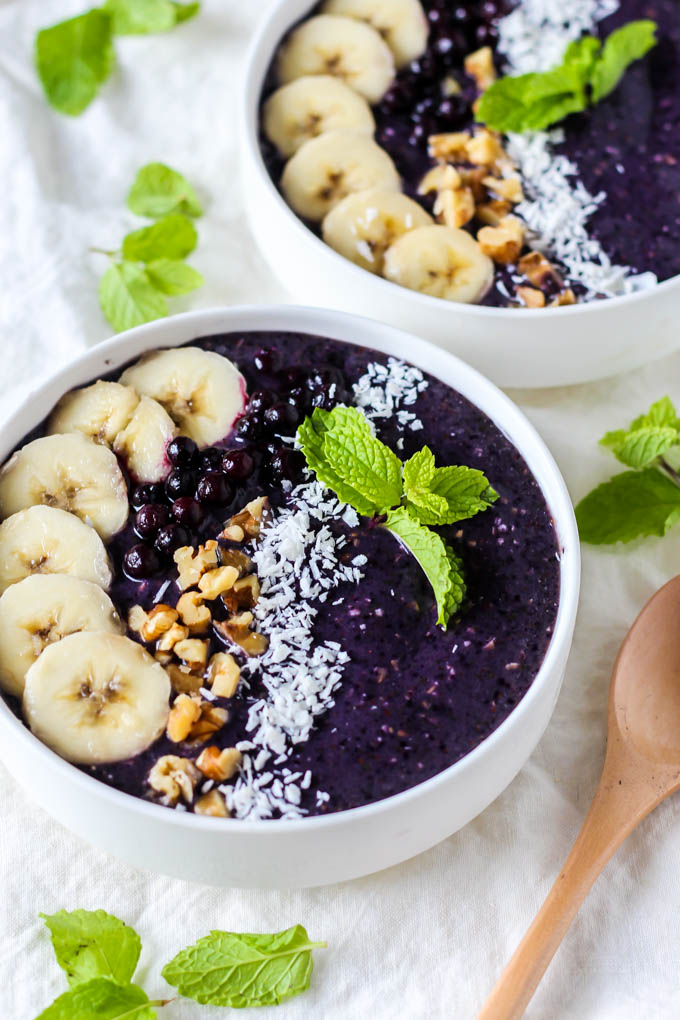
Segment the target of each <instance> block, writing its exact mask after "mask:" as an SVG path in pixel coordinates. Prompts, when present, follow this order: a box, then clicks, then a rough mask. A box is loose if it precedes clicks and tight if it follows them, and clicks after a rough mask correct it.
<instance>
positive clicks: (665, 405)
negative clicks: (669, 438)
mask: <svg viewBox="0 0 680 1020" xmlns="http://www.w3.org/2000/svg"><path fill="white" fill-rule="evenodd" d="M647 425H660V426H667V425H668V426H670V427H671V428H674V429H677V430H680V419H679V418H678V413H677V411H676V410H675V407H674V405H673V401H672V400H671V398H670V397H661V399H660V400H656V401H655V402H654V403H653V404H652V406H651V407H650V409H649V410H648V411H647V412H646V413H645V414H641V415H639V417H637V418H636V419H635V421H634V422H633V423H632V425H631V426H630V427H631V429H641V428H644V427H645V426H647Z"/></svg>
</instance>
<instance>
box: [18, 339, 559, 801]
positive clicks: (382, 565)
mask: <svg viewBox="0 0 680 1020" xmlns="http://www.w3.org/2000/svg"><path fill="white" fill-rule="evenodd" d="M194 346H200V347H203V348H205V349H206V350H211V351H216V352H218V353H220V354H223V355H225V356H227V357H229V358H231V359H232V360H233V361H234V362H235V363H236V364H237V365H238V367H239V369H240V371H241V372H242V373H243V375H244V376H245V379H246V382H247V384H248V392H249V394H251V395H252V393H253V392H254V391H256V390H263V389H264V390H267V391H270V392H271V391H275V392H277V393H285V392H287V391H290V390H291V389H293V391H294V392H295V387H296V386H297V387H300V385H302V387H304V384H305V382H306V380H307V378H308V377H309V376H310V374H312V375H313V374H314V373H315V372H316V373H319V372H320V373H321V376H320V378H319V379H318V380H317V381H316V382H315V383H314V385H315V386H316V389H315V390H314V391H313V392H314V393H316V394H317V395H320V397H321V399H322V400H323V399H324V397H328V400H327V402H326V406H329V405H330V404H331V403H332V402H333V400H337V399H340V398H342V399H345V401H346V402H351V401H352V392H353V391H352V385H353V384H354V383H356V382H357V380H359V379H360V377H362V376H363V375H364V374H365V373H366V370H367V367H368V366H369V365H370V364H371V363H374V364H377V365H385V364H386V363H387V361H388V359H387V358H385V357H384V356H383V355H381V354H378V353H377V352H375V351H371V350H365V349H362V348H359V347H354V346H352V345H345V344H340V343H338V342H335V341H332V340H326V339H323V338H319V337H310V336H304V335H298V334H290V333H288V334H286V333H281V334H279V333H248V334H227V335H224V336H216V337H209V338H206V339H202V340H198V341H195V342H194ZM257 352H260V353H259V354H258V353H257ZM262 352H264V356H263V353H262ZM254 362H255V363H259V364H260V366H262V369H263V370H259V369H257V368H256V367H255V363H254ZM284 365H285V369H282V366H284ZM310 366H316V367H315V369H311V368H310ZM118 374H119V373H116V377H117V376H118ZM331 379H332V382H331V383H330V386H329V380H331ZM425 384H426V385H425ZM324 386H325V387H326V389H325V390H324ZM420 390H421V392H420V393H419V395H418V397H417V399H416V401H415V402H414V403H412V404H410V405H408V406H403V407H402V412H401V413H400V414H399V413H397V414H395V415H392V416H391V417H389V418H379V419H376V426H377V432H378V435H379V437H380V438H381V439H382V440H383V441H384V442H385V443H387V444H388V445H390V446H391V447H392V448H393V449H395V450H399V453H400V456H402V458H403V459H406V458H408V457H409V456H410V455H412V454H413V453H414V452H415V451H416V450H418V449H420V448H421V447H422V446H423V445H424V444H426V443H427V444H428V445H429V446H430V448H431V449H432V450H433V452H434V453H435V456H436V460H437V463H438V464H465V465H469V466H471V467H477V468H480V469H482V470H483V471H484V472H485V474H486V476H487V477H488V478H489V480H490V482H491V484H492V485H493V486H494V488H495V489H496V490H497V491H498V493H499V496H500V498H499V499H498V502H497V503H495V504H494V506H493V507H492V508H491V509H488V510H486V511H485V512H483V513H481V514H479V515H478V516H476V517H474V518H472V519H470V520H467V521H463V522H461V523H459V524H456V525H454V526H452V527H449V528H443V529H442V534H443V535H444V537H445V538H446V539H447V540H448V541H449V542H451V544H452V545H453V546H454V548H455V549H456V551H457V552H458V553H459V554H460V555H461V557H462V558H463V561H464V565H465V572H466V578H467V583H468V598H467V601H466V603H465V605H464V606H463V609H462V611H461V613H460V614H459V616H458V617H457V618H455V619H453V620H451V622H450V623H449V627H448V630H447V631H446V632H444V631H442V630H441V629H440V628H438V627H437V626H436V625H435V619H436V610H435V604H434V598H433V594H432V590H431V588H430V586H429V583H428V581H427V579H426V578H425V575H424V574H423V572H422V570H421V569H420V568H419V567H418V565H417V564H416V562H415V560H414V559H413V558H412V557H411V556H410V555H409V554H407V553H406V552H405V551H404V550H403V549H402V547H401V546H400V545H399V544H398V543H397V541H396V539H395V538H394V536H393V535H391V534H390V533H388V532H387V531H385V530H384V529H382V528H381V527H379V526H377V525H376V524H374V523H373V522H371V521H369V520H367V519H365V518H361V519H359V523H358V524H356V522H355V523H354V524H348V523H345V521H343V520H342V519H337V520H333V521H331V522H330V523H329V524H328V526H329V528H330V532H331V534H332V536H333V542H334V543H338V545H337V547H336V555H337V560H338V564H339V565H344V566H345V568H347V569H349V570H350V571H351V570H354V571H355V572H356V577H360V579H359V580H356V579H352V580H346V581H342V582H341V583H340V584H339V585H338V586H337V587H334V588H333V589H332V591H330V592H329V595H328V598H327V600H326V601H325V602H323V603H322V602H320V601H319V600H318V599H315V600H313V602H312V606H313V608H314V609H315V610H316V611H317V612H318V615H317V617H316V620H315V623H314V626H313V629H312V637H313V647H312V648H311V649H310V650H309V652H308V655H311V654H313V652H314V650H315V649H317V648H318V647H320V646H323V645H324V643H325V642H335V643H336V645H335V646H334V647H335V648H336V649H337V646H338V645H339V646H340V649H341V652H337V653H336V654H340V655H341V656H342V659H344V658H347V661H346V662H342V659H341V664H340V666H339V667H338V668H339V675H340V679H341V682H340V684H339V685H338V686H337V687H336V689H335V690H334V692H333V695H332V699H333V701H334V704H333V705H332V706H330V707H328V708H327V710H326V711H325V712H324V713H322V714H319V715H317V717H316V719H315V723H314V726H313V727H312V729H311V733H310V735H309V739H307V740H306V741H304V742H301V743H298V744H297V745H295V746H293V749H292V753H291V754H290V756H289V757H288V758H287V759H285V760H284V761H283V762H281V761H279V762H278V764H276V762H275V759H276V755H272V756H270V761H269V762H268V763H267V764H266V765H264V766H260V768H259V774H260V775H264V774H265V773H267V772H269V771H271V772H272V774H273V775H274V776H275V777H278V778H274V780H271V779H270V780H268V782H269V783H270V787H271V785H272V783H274V784H275V783H277V782H278V783H279V784H280V787H281V788H282V787H283V786H284V785H285V779H286V777H287V776H290V775H292V776H293V777H294V780H293V781H291V782H294V784H295V786H296V794H295V798H294V800H295V803H294V807H295V811H296V813H298V814H299V813H309V814H322V813H327V812H333V811H340V810H343V809H345V808H351V807H356V806H359V805H362V804H368V803H370V802H372V801H376V800H380V799H381V798H383V797H388V796H390V795H392V794H395V793H399V792H400V791H402V790H406V789H408V788H409V787H412V786H414V785H416V784H417V783H420V782H422V781H423V780H425V779H429V778H430V777H431V776H434V775H436V774H437V773H438V772H441V771H442V770H443V769H445V768H447V766H449V765H451V764H452V763H454V762H456V761H458V760H459V759H460V758H462V757H463V756H464V755H466V754H467V753H468V752H470V751H471V750H472V749H473V748H474V747H476V746H477V745H478V744H479V743H480V742H481V741H482V740H483V739H484V738H485V737H487V736H488V735H489V734H490V733H492V732H493V731H494V730H495V729H496V728H497V727H498V726H499V725H500V723H501V722H502V721H503V720H504V719H505V718H506V717H507V716H508V714H509V713H510V712H511V711H512V710H513V708H514V707H515V706H516V705H517V704H518V702H519V701H520V700H521V699H522V697H523V696H524V695H525V693H526V692H527V690H528V688H529V687H530V685H531V683H532V681H533V679H534V677H535V676H536V673H537V671H538V669H539V667H540V665H541V662H542V660H543V658H544V655H545V652H546V649H547V647H548V644H549V641H550V638H551V635H552V632H553V627H554V622H555V616H556V611H557V603H558V597H559V562H558V557H559V547H558V541H557V537H556V534H555V530H554V526H553V521H552V518H551V514H550V511H549V509H548V507H547V506H546V503H545V500H544V498H543V496H542V493H541V491H540V489H539V487H538V485H537V483H536V481H535V480H534V478H533V476H532V475H531V473H530V471H529V469H528V467H527V465H526V464H525V462H524V461H523V459H522V457H521V456H520V454H519V453H518V451H517V450H516V449H515V447H514V446H513V445H512V444H511V443H510V442H509V441H508V440H507V439H506V438H505V437H504V436H503V435H502V434H501V432H500V431H499V430H498V429H497V428H496V426H495V425H493V424H492V422H491V421H490V420H489V419H488V418H487V417H486V416H485V415H484V414H482V413H481V411H479V410H478V409H477V408H475V407H474V406H473V405H472V404H470V403H469V402H468V401H467V400H466V399H465V398H463V397H462V396H461V395H460V394H459V393H457V392H456V391H455V390H453V389H451V388H450V387H449V386H446V385H444V384H443V383H442V382H439V381H438V380H436V379H434V378H432V377H429V376H425V377H424V380H423V381H421V384H420ZM298 392H299V390H298ZM368 410H369V412H370V408H368ZM418 423H422V428H420V427H418ZM414 424H415V428H414V427H412V426H413V425H414ZM249 428H250V426H249ZM238 429H239V426H238V425H237V430H238ZM241 429H243V426H241ZM41 431H42V430H38V432H37V433H36V434H41ZM246 431H248V429H247V428H246ZM293 431H294V426H293ZM253 433H257V427H256V426H253V427H252V428H251V435H250V436H249V437H245V438H244V437H243V436H242V435H236V434H232V435H231V436H230V437H227V438H226V439H225V441H224V443H223V444H221V445H224V446H225V447H226V448H243V447H246V448H247V449H248V450H249V451H250V453H251V455H253V456H254V458H255V463H256V468H255V471H254V473H253V474H252V475H251V477H250V478H249V479H247V481H245V482H243V483H241V484H238V485H237V486H236V488H235V490H234V493H233V498H232V499H231V500H230V502H229V503H227V504H225V505H222V506H218V507H216V509H215V511H214V512H213V513H212V514H208V515H207V516H206V517H205V518H204V520H203V522H202V524H201V525H200V526H199V527H198V528H197V529H194V530H193V531H192V532H191V534H190V536H189V537H190V540H191V542H192V543H196V542H198V541H201V542H203V541H205V540H206V539H208V538H214V537H215V536H216V535H217V534H218V532H219V531H221V529H222V527H223V525H224V522H225V520H226V519H227V518H228V517H229V516H230V515H231V514H232V513H235V512H237V511H238V510H240V509H241V508H242V507H243V506H244V504H245V503H246V502H247V501H248V500H250V499H252V498H254V497H256V496H261V495H267V496H269V499H270V501H271V504H272V508H273V522H274V524H275V523H276V520H277V515H279V514H280V513H281V512H282V510H285V508H286V507H288V506H290V504H291V497H290V496H289V495H288V494H286V492H285V491H284V489H285V488H286V486H285V484H284V486H283V487H282V484H281V481H280V480H279V479H280V476H281V475H284V476H285V475H286V473H288V474H290V475H294V476H295V475H298V476H299V475H300V467H299V464H297V463H296V462H295V461H294V460H293V461H291V462H290V463H289V464H284V465H283V468H282V469H281V470H279V478H277V480H276V481H272V477H273V474H276V472H275V471H273V468H272V466H271V464H272V454H271V452H268V451H267V449H266V442H267V441H269V442H271V435H269V436H268V437H265V436H262V435H260V436H257V434H255V435H253ZM31 438H32V437H31ZM277 445H280V440H275V442H274V446H273V448H276V446H277ZM298 456H299V455H298ZM279 467H280V461H279ZM295 480H297V479H295ZM133 489H134V486H132V484H131V491H132V490H133ZM288 492H290V486H288ZM131 513H132V511H131ZM323 523H324V524H325V523H328V522H323ZM317 526H318V525H317ZM266 536H267V529H266V528H265V530H264V532H263V535H262V536H261V537H260V540H259V541H260V543H262V542H263V541H266ZM138 541H139V538H138V537H137V536H135V535H134V533H133V532H132V527H131V525H129V526H128V528H127V529H126V530H125V531H123V532H122V533H121V534H119V535H118V536H117V537H116V538H115V540H114V541H113V543H112V545H111V546H110V552H111V554H112V557H113V561H114V567H115V573H116V580H115V582H114V585H113V587H112V590H111V597H112V600H113V602H114V604H115V605H116V607H117V608H118V610H119V612H120V615H121V617H122V618H124V619H125V618H126V617H127V613H128V610H129V609H130V607H132V606H133V605H140V604H141V605H142V606H143V607H144V608H145V609H147V610H148V609H150V608H151V606H152V604H153V601H154V598H156V596H157V593H159V589H161V586H162V585H163V586H164V587H163V590H162V591H161V595H162V600H163V602H166V603H170V604H173V605H174V603H175V602H176V600H177V598H178V595H179V592H178V590H177V586H176V585H175V584H174V579H175V578H176V576H177V575H176V571H175V570H174V567H173V564H172V560H171V559H168V560H166V562H165V564H164V565H163V566H162V567H161V569H160V570H159V571H158V572H157V573H156V574H155V576H152V577H150V578H148V579H145V580H141V581H133V580H131V579H129V578H127V577H125V575H124V573H123V570H122V558H123V556H124V553H125V551H126V550H128V549H129V548H130V546H131V545H133V544H134V543H137V542H138ZM343 542H344V545H343ZM364 558H365V559H364ZM359 567H360V569H358V568H359ZM169 580H170V582H171V583H169V584H167V583H166V582H168V581H169ZM261 580H262V578H261ZM264 592H265V589H264V588H263V595H264ZM266 623H267V621H266V618H265V620H264V623H263V622H262V621H261V623H260V629H261V630H264V631H266V630H267V626H266ZM129 636H131V637H137V635H135V634H134V633H132V632H130V633H129ZM223 648H224V645H223V644H222V642H221V641H220V640H218V639H217V638H213V651H218V650H221V649H223ZM230 650H231V651H235V654H236V655H237V657H238V659H239V662H240V663H241V665H242V667H243V670H244V671H243V676H244V677H245V678H246V679H247V681H248V683H249V684H250V689H247V687H246V686H244V685H243V684H242V685H241V687H240V688H239V689H238V692H237V694H236V696H235V697H234V698H232V699H229V700H226V699H218V700H217V702H216V704H218V705H222V706H224V707H227V708H228V709H229V712H230V719H229V721H228V723H227V724H226V725H225V726H224V727H223V728H222V729H221V730H219V731H218V732H217V733H216V734H215V736H214V737H211V739H210V741H209V742H210V743H211V744H216V745H217V746H219V747H224V748H227V747H233V746H235V745H236V746H238V745H239V744H240V743H241V742H243V741H248V740H249V738H250V737H252V729H251V731H249V730H248V729H247V722H248V717H249V710H250V709H251V707H252V705H253V703H254V702H256V701H257V700H258V699H259V698H262V697H263V696H264V695H265V694H266V692H264V689H263V686H262V683H261V679H260V674H259V668H258V665H257V660H250V665H251V666H253V663H255V665H254V667H253V668H252V669H250V668H249V667H248V665H247V664H246V657H245V655H243V654H242V653H240V652H239V650H238V649H236V650H234V649H230ZM10 700H11V699H10ZM14 708H15V710H17V711H18V706H17V705H16V704H14ZM244 750H247V746H246V747H244ZM258 750H259V749H254V750H253V751H252V753H251V759H254V758H255V756H256V754H257V752H258ZM183 753H184V754H192V755H193V756H194V757H195V755H196V753H197V752H196V750H195V749H194V750H189V748H188V746H187V745H178V744H176V743H172V742H171V741H170V740H169V739H168V738H167V737H166V736H163V737H162V738H161V739H160V740H158V741H157V742H156V743H155V744H153V745H152V746H151V747H150V748H149V749H148V750H147V751H146V752H144V753H142V754H140V755H139V756H138V757H136V758H134V759H132V760H129V761H124V762H121V763H118V764H115V765H108V766H98V767H89V768H86V769H84V771H86V772H88V773H89V774H91V775H93V776H95V777H96V778H98V779H100V780H103V781H104V782H106V783H108V784H110V785H111V786H114V787H117V788H118V789H120V790H123V791H125V792H127V793H130V794H133V795H135V796H139V797H142V798H150V797H151V791H150V790H149V786H148V783H147V777H148V774H149V770H150V768H151V767H152V765H153V764H154V763H155V762H156V761H157V760H158V758H159V757H160V756H162V755H166V754H180V755H181V754H183ZM285 769H287V770H288V772H285V771H284V770H285ZM256 775H257V772H256ZM238 782H239V779H238V778H237V779H236V783H237V784H238ZM199 785H200V784H199ZM199 792H201V791H200V790H197V794H198V793H199ZM298 800H299V802H298ZM233 813H234V811H232V814H233ZM284 813H285V812H284ZM272 814H273V816H274V817H278V816H280V814H281V811H280V810H278V809H276V808H274V809H273V811H272ZM240 816H241V817H243V816H244V814H243V813H241V815H240ZM251 817H252V815H251ZM255 817H257V815H255Z"/></svg>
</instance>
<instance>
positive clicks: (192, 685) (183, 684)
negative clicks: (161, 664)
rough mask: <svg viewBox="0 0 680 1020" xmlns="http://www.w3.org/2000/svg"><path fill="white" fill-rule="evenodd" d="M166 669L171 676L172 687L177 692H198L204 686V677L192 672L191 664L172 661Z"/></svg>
mask: <svg viewBox="0 0 680 1020" xmlns="http://www.w3.org/2000/svg"><path fill="white" fill-rule="evenodd" d="M165 671H166V673H167V674H168V676H169V677H170V683H171V684H172V689H173V690H174V691H175V692H176V693H177V694H198V692H199V690H200V689H201V687H202V686H203V677H202V676H201V675H200V674H196V673H192V672H191V669H190V668H189V666H178V665H177V663H176V662H170V663H169V664H168V665H167V666H166V669H165Z"/></svg>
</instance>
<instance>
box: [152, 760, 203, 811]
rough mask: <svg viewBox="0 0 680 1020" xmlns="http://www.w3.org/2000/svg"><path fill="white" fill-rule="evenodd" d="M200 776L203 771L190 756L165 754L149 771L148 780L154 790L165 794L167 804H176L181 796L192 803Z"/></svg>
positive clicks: (188, 802)
mask: <svg viewBox="0 0 680 1020" xmlns="http://www.w3.org/2000/svg"><path fill="white" fill-rule="evenodd" d="M200 778H201V773H200V772H199V771H198V769H197V768H196V766H195V765H194V763H193V762H192V761H191V759H190V758H179V757H178V756H177V755H176V754H165V755H163V757H162V758H159V759H158V761H157V762H156V764H155V765H154V767H153V768H152V769H151V771H150V772H149V776H148V780H147V782H148V783H149V786H150V787H151V789H152V790H155V791H156V793H160V794H162V795H163V799H164V801H165V803H166V804H170V805H172V806H174V805H175V804H176V803H177V801H178V800H179V798H180V796H181V797H182V800H184V801H186V803H187V804H190V803H191V801H192V800H193V796H194V787H195V786H196V783H197V782H198V780H199V779H200Z"/></svg>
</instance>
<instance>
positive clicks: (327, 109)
mask: <svg viewBox="0 0 680 1020" xmlns="http://www.w3.org/2000/svg"><path fill="white" fill-rule="evenodd" d="M262 124H263V127H264V133H265V134H266V136H267V138H268V139H269V141H270V142H273V143H274V145H275V146H276V147H277V149H278V150H279V152H280V153H281V155H282V156H285V157H286V158H287V157H288V156H292V155H293V153H295V152H297V150H298V149H299V148H300V146H301V145H303V144H304V143H305V142H308V141H309V139H310V138H316V137H317V135H321V134H323V133H324V132H325V131H335V130H340V129H346V130H348V131H356V132H357V134H360V135H368V136H369V137H371V136H372V135H373V132H374V131H375V121H374V120H373V114H372V113H371V108H370V106H369V105H368V103H367V102H366V100H365V99H363V98H362V96H360V95H359V94H358V92H354V91H353V90H352V89H351V88H349V86H347V85H345V84H344V82H342V81H340V79H339V78H333V76H332V75H330V74H316V75H308V76H307V77H305V78H297V79H296V80H295V81H291V82H289V83H288V84H287V85H282V86H281V88H280V89H277V90H276V92H274V93H273V94H272V95H271V96H270V97H269V99H268V100H267V102H266V103H265V105H264V114H263V121H262Z"/></svg>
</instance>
